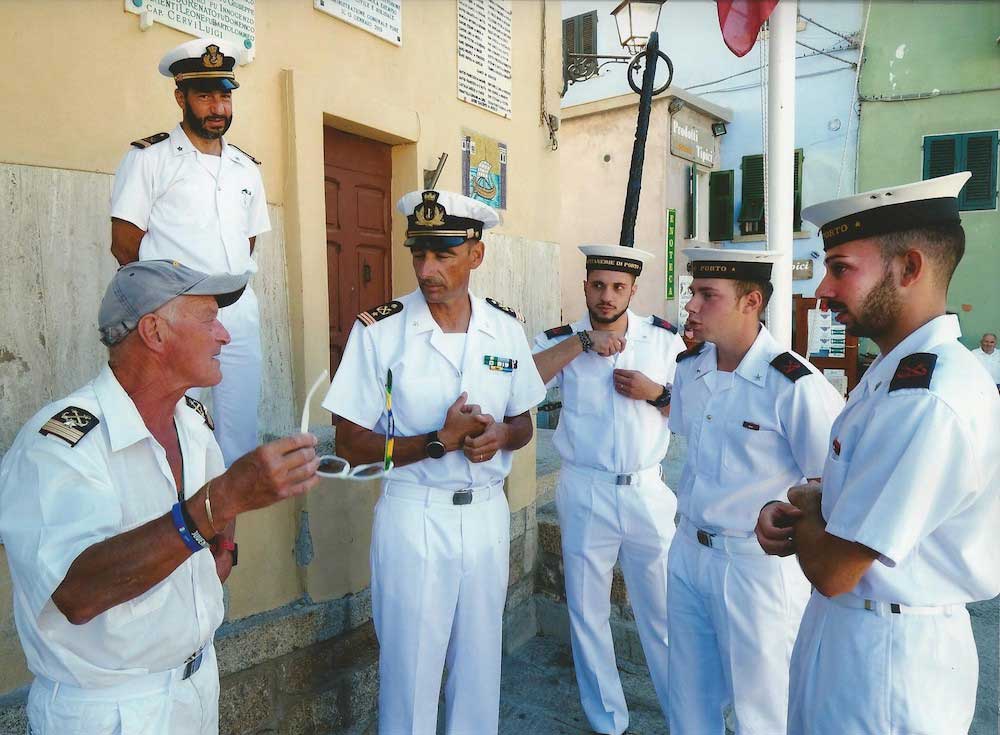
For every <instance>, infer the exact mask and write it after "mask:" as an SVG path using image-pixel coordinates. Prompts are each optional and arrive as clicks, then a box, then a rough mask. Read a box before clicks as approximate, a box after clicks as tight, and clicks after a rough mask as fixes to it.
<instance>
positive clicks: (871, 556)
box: [795, 514, 878, 597]
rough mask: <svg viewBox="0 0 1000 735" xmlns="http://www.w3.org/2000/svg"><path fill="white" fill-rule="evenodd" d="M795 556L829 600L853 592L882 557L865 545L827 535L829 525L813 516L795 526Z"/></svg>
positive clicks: (812, 581) (806, 574)
mask: <svg viewBox="0 0 1000 735" xmlns="http://www.w3.org/2000/svg"><path fill="white" fill-rule="evenodd" d="M795 554H796V556H797V557H798V560H799V566H800V567H801V568H802V573H803V574H804V575H805V576H806V579H808V580H809V581H810V582H811V583H812V585H813V587H815V588H816V589H817V590H819V591H820V593H821V594H823V595H826V596H827V597H835V596H836V595H841V594H844V593H845V592H850V591H851V590H853V589H854V588H855V587H856V586H857V584H858V582H859V581H860V580H861V577H862V576H863V575H864V573H865V572H866V571H868V569H869V568H870V567H871V564H872V562H873V561H874V560H875V559H876V558H877V556H878V554H877V553H875V552H874V551H872V550H871V549H869V548H868V547H866V546H863V545H862V544H858V543H855V542H853V541H847V540H845V539H842V538H840V537H838V536H834V535H832V534H829V533H827V532H826V522H825V521H824V520H823V519H822V517H820V516H818V515H816V514H809V515H807V516H806V517H804V518H802V519H801V520H799V521H797V522H796V523H795Z"/></svg>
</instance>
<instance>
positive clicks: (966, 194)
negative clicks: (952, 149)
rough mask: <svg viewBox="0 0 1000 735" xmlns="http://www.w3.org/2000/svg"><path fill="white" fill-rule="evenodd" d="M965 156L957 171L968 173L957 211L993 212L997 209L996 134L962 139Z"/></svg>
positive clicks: (967, 136) (995, 132) (991, 133)
mask: <svg viewBox="0 0 1000 735" xmlns="http://www.w3.org/2000/svg"><path fill="white" fill-rule="evenodd" d="M962 138H964V141H962V142H963V143H964V146H963V147H964V151H962V152H963V153H964V154H965V156H964V158H965V162H964V166H963V167H962V169H961V170H964V171H971V172H972V178H971V179H969V181H968V183H966V185H965V187H964V188H963V189H962V193H961V195H960V199H959V206H960V207H961V209H962V210H963V211H964V210H970V209H996V206H997V131H996V130H993V131H991V132H988V133H969V134H968V135H963V136H962Z"/></svg>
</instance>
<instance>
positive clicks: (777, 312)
mask: <svg viewBox="0 0 1000 735" xmlns="http://www.w3.org/2000/svg"><path fill="white" fill-rule="evenodd" d="M797 7H798V3H797V2H796V0H779V2H778V4H777V5H776V6H775V8H774V11H773V12H772V13H771V16H770V19H769V21H770V22H769V28H770V32H769V34H768V67H767V202H768V212H767V249H768V250H771V251H774V252H777V253H782V254H783V257H781V258H778V259H777V262H776V263H775V264H774V269H773V270H772V276H771V282H772V283H773V284H774V295H773V296H772V297H771V303H770V306H769V307H768V320H767V325H768V329H769V330H770V331H771V333H772V334H773V335H774V337H775V339H777V340H778V342H779V343H781V344H782V345H784V346H785V347H786V348H788V349H791V346H792V226H793V224H794V223H793V221H792V216H793V214H792V210H793V197H794V195H795V189H794V187H795V179H794V167H795V25H796V22H797V20H798V17H797V16H798V13H797V12H796V11H797Z"/></svg>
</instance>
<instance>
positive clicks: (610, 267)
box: [580, 245, 656, 276]
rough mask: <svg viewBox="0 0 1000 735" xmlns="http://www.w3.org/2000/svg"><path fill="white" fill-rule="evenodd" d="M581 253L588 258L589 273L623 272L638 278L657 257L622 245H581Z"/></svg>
mask: <svg viewBox="0 0 1000 735" xmlns="http://www.w3.org/2000/svg"><path fill="white" fill-rule="evenodd" d="M580 252H581V253H583V254H584V255H586V256H587V271H588V272H589V271H621V272H622V273H631V274H632V275H633V276H638V275H639V274H640V273H642V267H643V266H644V265H645V264H646V263H649V262H651V261H652V260H653V259H654V258H655V257H656V256H655V255H653V254H652V253H649V252H646V251H645V250H640V249H639V248H627V247H624V246H622V245H581V246H580Z"/></svg>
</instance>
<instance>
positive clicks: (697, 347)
mask: <svg viewBox="0 0 1000 735" xmlns="http://www.w3.org/2000/svg"><path fill="white" fill-rule="evenodd" d="M704 349H705V343H704V342H697V343H695V344H693V345H691V349H688V350H684V352H682V353H680V354H679V355H678V356H677V362H683V361H684V360H687V359H688V358H689V357H697V356H698V355H700V354H701V352H702V350H704Z"/></svg>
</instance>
